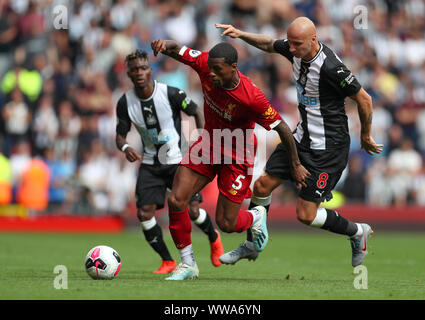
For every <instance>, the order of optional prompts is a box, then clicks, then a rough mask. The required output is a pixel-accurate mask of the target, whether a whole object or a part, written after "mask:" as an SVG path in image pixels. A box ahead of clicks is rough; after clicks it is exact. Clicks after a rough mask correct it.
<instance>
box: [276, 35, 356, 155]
mask: <svg viewBox="0 0 425 320" xmlns="http://www.w3.org/2000/svg"><path fill="white" fill-rule="evenodd" d="M319 44H320V50H319V51H318V52H317V54H316V55H315V57H314V58H313V59H311V60H310V61H304V60H302V59H300V58H296V57H294V56H293V55H292V54H291V53H290V51H289V43H288V40H276V41H275V42H274V49H275V51H276V52H277V53H280V54H281V55H283V56H285V57H286V58H287V59H288V60H289V61H290V62H291V63H292V76H293V78H294V81H295V83H296V89H297V95H298V110H299V113H300V121H299V123H298V125H297V127H296V129H295V131H294V133H293V134H294V138H295V140H296V141H297V142H299V143H300V144H301V145H302V146H303V147H306V148H308V149H313V150H328V149H335V148H340V147H342V146H344V145H346V144H349V143H350V136H349V132H348V121H347V116H346V113H345V98H346V97H347V96H352V95H354V94H356V93H357V92H358V91H359V90H360V88H361V86H360V84H359V82H358V81H357V79H356V78H355V76H354V75H353V74H352V73H351V72H350V70H348V69H347V67H346V66H345V65H344V63H343V62H342V61H341V59H340V58H339V57H338V56H337V55H336V53H335V52H333V51H332V50H331V49H330V48H329V47H327V46H326V45H325V44H323V43H320V42H319Z"/></svg>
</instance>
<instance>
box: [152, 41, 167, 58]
mask: <svg viewBox="0 0 425 320" xmlns="http://www.w3.org/2000/svg"><path fill="white" fill-rule="evenodd" d="M151 48H152V50H153V55H154V56H155V57H156V56H157V55H158V53H159V52H164V51H165V50H167V46H166V44H165V40H154V41H152V43H151Z"/></svg>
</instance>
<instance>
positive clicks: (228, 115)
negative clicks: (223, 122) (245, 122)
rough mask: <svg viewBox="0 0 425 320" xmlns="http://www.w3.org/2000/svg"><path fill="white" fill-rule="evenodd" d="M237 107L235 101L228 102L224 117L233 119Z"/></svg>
mask: <svg viewBox="0 0 425 320" xmlns="http://www.w3.org/2000/svg"><path fill="white" fill-rule="evenodd" d="M235 108H236V104H234V103H230V104H228V105H227V108H226V110H224V115H223V117H224V118H225V119H227V120H229V121H232V113H233V110H234V109H235Z"/></svg>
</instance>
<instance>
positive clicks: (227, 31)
mask: <svg viewBox="0 0 425 320" xmlns="http://www.w3.org/2000/svg"><path fill="white" fill-rule="evenodd" d="M215 27H216V28H217V29H223V32H222V33H221V35H222V36H223V37H224V36H228V37H231V38H240V39H242V40H243V41H245V42H246V43H249V44H250V45H252V46H254V47H256V48H258V49H260V50H263V51H266V52H270V53H272V52H276V51H275V50H274V47H273V44H274V42H275V41H276V39H273V38H271V37H269V36H267V35H265V34H257V33H249V32H245V31H242V30H239V29H236V28H235V27H234V26H232V25H231V24H219V23H216V24H215Z"/></svg>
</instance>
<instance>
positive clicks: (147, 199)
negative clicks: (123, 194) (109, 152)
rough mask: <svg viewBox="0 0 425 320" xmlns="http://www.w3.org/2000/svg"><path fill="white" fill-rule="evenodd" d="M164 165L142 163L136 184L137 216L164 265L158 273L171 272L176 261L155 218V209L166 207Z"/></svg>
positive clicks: (148, 240)
mask: <svg viewBox="0 0 425 320" xmlns="http://www.w3.org/2000/svg"><path fill="white" fill-rule="evenodd" d="M165 170H166V169H165ZM163 171H164V169H163V168H162V167H154V166H150V165H145V164H142V165H141V166H140V168H139V175H138V178H137V184H136V206H137V217H138V219H139V221H140V226H141V228H142V231H143V234H144V236H145V239H146V241H147V242H148V243H149V244H150V246H151V247H152V248H153V249H154V250H155V252H157V253H158V254H159V255H160V257H161V259H162V265H161V267H160V268H159V269H158V270H156V271H155V272H156V273H169V272H171V271H172V270H173V269H174V268H175V267H176V263H175V261H174V260H173V259H172V257H171V255H170V252H169V251H168V248H167V246H166V244H165V242H164V239H163V236H162V230H161V227H160V226H159V225H158V223H157V221H156V219H155V216H154V214H155V211H156V210H158V209H162V208H163V207H164V202H165V195H166V179H165V178H164V176H166V174H165V175H164V172H163Z"/></svg>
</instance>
